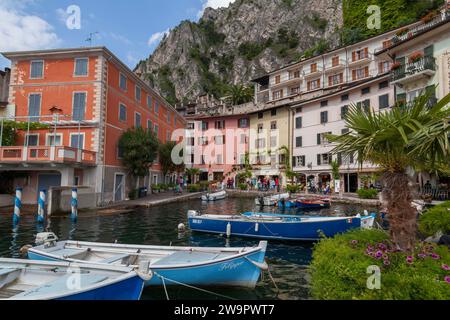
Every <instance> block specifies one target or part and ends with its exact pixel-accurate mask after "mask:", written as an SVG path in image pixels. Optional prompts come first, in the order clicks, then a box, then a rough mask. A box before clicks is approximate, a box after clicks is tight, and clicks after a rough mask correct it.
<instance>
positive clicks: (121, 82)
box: [119, 73, 127, 90]
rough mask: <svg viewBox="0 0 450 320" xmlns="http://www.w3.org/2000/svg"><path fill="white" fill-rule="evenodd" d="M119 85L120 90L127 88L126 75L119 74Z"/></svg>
mask: <svg viewBox="0 0 450 320" xmlns="http://www.w3.org/2000/svg"><path fill="white" fill-rule="evenodd" d="M119 87H120V89H122V90H127V77H125V75H124V74H123V73H121V74H120V76H119Z"/></svg>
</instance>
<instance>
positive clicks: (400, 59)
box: [395, 57, 406, 65]
mask: <svg viewBox="0 0 450 320" xmlns="http://www.w3.org/2000/svg"><path fill="white" fill-rule="evenodd" d="M395 61H396V62H400V64H401V65H405V63H406V57H401V58H396V59H395Z"/></svg>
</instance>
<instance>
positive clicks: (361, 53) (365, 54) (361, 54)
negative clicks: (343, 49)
mask: <svg viewBox="0 0 450 320" xmlns="http://www.w3.org/2000/svg"><path fill="white" fill-rule="evenodd" d="M367 58H369V48H368V47H366V48H363V49H360V50H356V51H353V52H352V61H359V60H362V59H367Z"/></svg>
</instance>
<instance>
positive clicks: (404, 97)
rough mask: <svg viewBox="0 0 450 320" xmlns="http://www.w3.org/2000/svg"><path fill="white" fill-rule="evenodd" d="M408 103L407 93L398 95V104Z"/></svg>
mask: <svg viewBox="0 0 450 320" xmlns="http://www.w3.org/2000/svg"><path fill="white" fill-rule="evenodd" d="M405 101H406V93H399V94H397V102H405Z"/></svg>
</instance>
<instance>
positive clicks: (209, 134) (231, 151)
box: [186, 114, 250, 181]
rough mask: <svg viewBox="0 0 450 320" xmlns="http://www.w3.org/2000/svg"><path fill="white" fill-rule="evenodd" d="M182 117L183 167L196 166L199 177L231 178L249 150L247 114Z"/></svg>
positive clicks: (202, 179) (219, 179)
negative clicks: (184, 129)
mask: <svg viewBox="0 0 450 320" xmlns="http://www.w3.org/2000/svg"><path fill="white" fill-rule="evenodd" d="M186 120H187V131H186V133H187V139H186V141H187V147H186V150H187V151H186V167H187V168H198V169H200V171H201V173H200V175H199V181H222V180H223V179H227V178H228V177H231V178H234V177H235V176H236V174H237V173H238V172H239V171H240V170H241V169H242V168H243V165H244V164H245V156H246V154H247V153H248V151H249V150H248V136H249V128H250V120H249V117H248V116H247V115H246V114H240V115H221V116H212V117H211V116H206V115H197V116H192V117H188V118H187V119H186Z"/></svg>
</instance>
